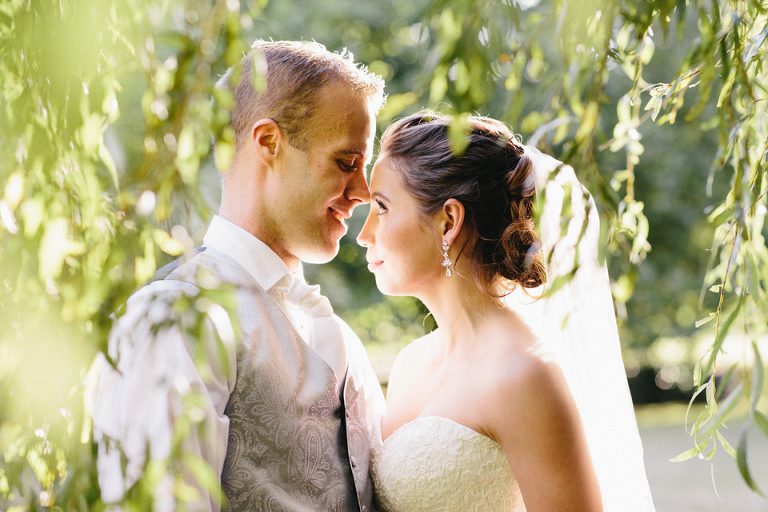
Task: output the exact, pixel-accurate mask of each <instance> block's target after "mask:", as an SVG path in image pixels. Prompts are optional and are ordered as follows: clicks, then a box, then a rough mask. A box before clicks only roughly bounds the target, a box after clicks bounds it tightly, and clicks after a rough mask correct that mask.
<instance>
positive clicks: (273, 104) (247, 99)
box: [217, 41, 384, 150]
mask: <svg viewBox="0 0 768 512" xmlns="http://www.w3.org/2000/svg"><path fill="white" fill-rule="evenodd" d="M238 77H239V78H238ZM335 82H342V83H344V84H346V85H348V87H349V91H350V95H353V94H354V95H359V97H362V98H364V99H366V100H367V101H368V102H369V104H370V105H372V106H373V108H374V111H375V112H378V110H379V109H380V108H381V106H382V105H383V103H384V80H383V79H382V78H381V77H380V76H378V75H375V74H373V73H369V72H368V70H367V68H366V67H365V66H362V65H358V64H355V62H354V57H353V55H352V54H351V53H350V52H348V51H346V49H344V50H343V51H342V52H341V53H334V52H329V51H328V50H326V48H325V46H323V45H322V44H320V43H316V42H314V41H313V42H306V41H301V42H299V41H256V42H255V43H254V44H253V46H252V48H251V51H250V52H249V53H248V54H247V55H245V56H244V57H243V59H242V60H241V61H240V65H239V69H235V68H230V69H229V70H228V71H227V73H226V74H225V75H224V76H223V77H222V78H221V80H219V83H218V84H217V86H218V87H226V88H228V89H229V90H230V91H232V92H233V95H234V100H235V104H234V107H233V108H232V110H231V126H232V129H233V130H234V132H235V147H236V149H239V148H240V146H241V145H242V144H243V143H244V142H245V141H246V140H248V136H249V133H250V130H251V128H252V127H253V125H254V124H255V123H256V122H257V121H258V120H260V119H264V118H270V119H273V120H274V121H276V122H277V124H279V125H280V128H281V129H282V130H283V132H284V133H285V134H286V136H287V138H288V141H289V142H290V144H291V145H292V146H294V147H296V148H298V149H302V150H306V149H307V148H308V146H309V144H310V142H311V133H312V128H313V124H314V123H313V122H312V121H313V114H314V111H315V110H316V108H317V93H318V92H319V91H320V90H321V88H322V87H323V86H324V85H326V84H329V83H335Z"/></svg>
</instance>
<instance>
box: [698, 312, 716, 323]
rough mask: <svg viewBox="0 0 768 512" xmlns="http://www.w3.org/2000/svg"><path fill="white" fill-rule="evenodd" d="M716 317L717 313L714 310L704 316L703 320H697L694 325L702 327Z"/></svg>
mask: <svg viewBox="0 0 768 512" xmlns="http://www.w3.org/2000/svg"><path fill="white" fill-rule="evenodd" d="M715 318H717V313H715V312H714V311H713V312H711V313H710V314H709V315H707V316H706V317H704V318H702V319H701V320H696V323H695V324H694V325H695V326H696V327H701V326H702V325H705V324H708V323H709V322H711V321H712V320H714V319H715Z"/></svg>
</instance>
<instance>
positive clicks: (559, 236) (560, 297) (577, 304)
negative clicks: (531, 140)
mask: <svg viewBox="0 0 768 512" xmlns="http://www.w3.org/2000/svg"><path fill="white" fill-rule="evenodd" d="M525 153H526V154H528V155H529V156H530V157H531V159H532V161H533V174H534V177H535V179H536V190H537V196H539V198H540V201H541V202H543V204H544V208H543V211H542V214H541V217H540V220H539V222H540V233H541V237H542V246H543V250H544V253H543V254H544V258H545V260H544V261H545V264H546V269H547V285H546V286H547V287H550V288H552V287H557V286H558V285H559V284H560V283H562V281H563V279H558V278H563V277H564V276H568V275H569V274H571V273H573V271H574V268H576V271H575V273H573V277H572V278H571V279H570V280H569V281H567V283H565V284H564V285H562V287H560V288H556V291H554V292H553V293H550V294H549V295H547V296H545V297H544V298H543V299H541V300H539V301H536V302H533V303H531V302H532V300H531V299H530V298H528V297H525V296H524V295H523V294H521V293H519V292H517V293H513V294H512V295H511V296H510V297H509V298H508V299H507V302H508V303H509V305H510V307H512V308H513V309H514V310H516V311H519V312H520V313H521V315H523V318H525V319H526V321H527V322H529V323H530V324H531V326H532V327H533V328H534V330H536V331H538V334H539V336H540V337H541V340H542V341H541V342H540V345H538V346H537V350H540V351H541V352H545V353H547V354H551V355H552V356H553V357H554V358H555V360H556V361H557V362H558V363H559V364H560V366H561V368H562V370H563V373H564V374H565V377H566V380H567V382H568V385H569V387H570V389H571V393H572V394H573V397H574V399H575V400H576V404H577V406H578V409H579V413H580V414H581V418H582V421H583V423H584V430H585V433H586V437H587V443H588V445H589V451H590V454H591V456H592V461H593V463H594V465H595V470H596V473H597V478H598V482H599V484H600V491H601V494H602V498H603V511H604V512H635V511H637V512H649V511H653V510H654V505H653V500H652V498H651V492H650V489H649V488H648V480H647V477H646V474H645V465H644V463H643V447H642V444H641V442H640V435H639V432H638V429H637V422H636V419H635V413H634V410H633V407H632V398H631V396H630V394H629V386H628V384H627V378H626V374H625V372H624V364H623V362H622V358H621V346H620V344H619V334H618V329H617V326H616V316H615V313H614V309H613V299H612V297H611V288H610V281H609V278H608V270H607V268H606V266H605V264H604V263H601V262H600V261H599V258H598V244H599V236H600V227H599V217H598V212H597V208H596V207H595V202H594V200H593V199H592V197H591V196H590V195H589V192H587V190H586V189H585V188H584V187H583V186H582V185H581V183H579V181H578V179H577V178H576V175H575V173H574V172H573V169H572V168H571V167H569V166H565V165H563V164H562V162H559V161H557V160H555V159H554V158H552V157H550V156H548V155H545V154H543V153H541V152H540V151H538V150H537V149H536V148H533V147H529V146H526V147H525ZM555 171H557V172H555ZM568 191H570V200H568V198H567V197H566V196H565V194H566V192H568ZM542 192H543V194H542ZM540 204H541V203H540ZM568 209H570V212H568ZM563 212H564V214H563V215H562V220H561V213H563ZM587 217H588V222H587V223H586V224H585V222H584V220H585V218H587ZM576 261H578V265H575V262H576ZM553 285H554V286H553Z"/></svg>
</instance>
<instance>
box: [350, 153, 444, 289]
mask: <svg viewBox="0 0 768 512" xmlns="http://www.w3.org/2000/svg"><path fill="white" fill-rule="evenodd" d="M430 228H431V226H430V225H429V224H427V223H426V222H425V221H424V217H423V215H422V214H421V212H420V210H419V205H418V203H417V202H416V200H415V199H414V198H413V197H412V196H411V195H410V193H409V192H408V191H407V190H406V189H405V187H404V186H403V182H402V178H401V175H400V172H399V171H398V170H397V169H395V168H394V167H393V166H392V165H391V164H390V161H389V159H388V158H387V155H386V153H383V154H382V155H381V156H380V157H379V159H378V161H377V162H376V165H374V166H373V172H372V174H371V211H370V213H369V214H368V219H367V220H366V221H365V225H364V226H363V229H362V231H360V235H358V237H357V242H358V243H359V244H360V245H362V246H363V247H366V248H367V249H368V251H367V254H366V259H367V260H368V269H369V270H370V271H371V272H373V274H374V275H375V276H376V286H378V287H379V290H381V292H382V293H385V294H387V295H414V296H420V293H419V292H420V291H421V290H425V289H427V287H428V286H429V285H430V284H431V283H434V280H435V279H438V278H439V277H440V274H441V271H442V266H441V265H440V263H441V261H442V256H441V253H440V248H439V244H438V242H437V240H436V238H435V235H434V233H433V231H432V229H430Z"/></svg>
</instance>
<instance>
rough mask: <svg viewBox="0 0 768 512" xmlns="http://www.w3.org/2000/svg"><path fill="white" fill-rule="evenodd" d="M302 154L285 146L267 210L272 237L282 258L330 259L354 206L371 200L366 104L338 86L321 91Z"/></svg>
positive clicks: (371, 130)
mask: <svg viewBox="0 0 768 512" xmlns="http://www.w3.org/2000/svg"><path fill="white" fill-rule="evenodd" d="M310 126H311V132H310V133H309V137H308V138H309V144H308V147H307V148H306V149H305V150H301V149H297V148H295V147H293V146H292V145H290V144H285V145H284V147H283V148H284V151H283V153H282V155H281V159H280V173H281V174H280V183H279V187H278V190H277V193H276V194H274V195H273V196H272V198H271V199H272V204H271V205H270V208H269V210H270V213H271V222H272V228H273V232H276V234H278V235H279V242H278V243H279V245H280V246H281V247H279V249H281V250H282V251H276V252H278V253H279V252H283V253H284V255H285V256H288V257H289V258H290V257H293V258H296V259H299V260H302V261H306V262H310V263H324V262H326V261H329V260H331V259H332V258H333V257H334V256H335V255H336V253H337V252H338V250H339V240H340V239H341V237H342V236H343V235H344V234H345V233H346V232H347V226H346V224H345V220H346V219H348V218H349V216H350V215H351V214H352V210H353V209H354V208H355V206H357V205H359V204H363V203H367V202H369V201H370V195H369V191H368V184H367V182H366V176H365V169H366V166H367V165H368V163H369V161H370V158H371V153H372V148H373V138H374V134H375V126H376V125H375V114H374V112H373V109H372V107H371V106H370V104H369V102H368V101H367V100H366V99H365V98H362V97H360V96H358V95H355V94H353V93H352V92H351V91H350V90H349V87H348V86H346V85H344V84H341V83H332V84H328V85H325V86H323V89H322V90H321V91H320V92H319V93H318V98H317V109H315V111H314V115H313V117H312V120H311V121H310Z"/></svg>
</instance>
